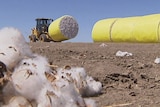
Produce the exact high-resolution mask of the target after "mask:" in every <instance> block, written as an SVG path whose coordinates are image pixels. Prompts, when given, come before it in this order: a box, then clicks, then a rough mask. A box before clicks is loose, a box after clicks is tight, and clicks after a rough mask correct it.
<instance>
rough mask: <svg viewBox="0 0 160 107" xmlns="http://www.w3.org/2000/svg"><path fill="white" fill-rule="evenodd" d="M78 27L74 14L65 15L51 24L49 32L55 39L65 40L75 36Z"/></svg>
mask: <svg viewBox="0 0 160 107" xmlns="http://www.w3.org/2000/svg"><path fill="white" fill-rule="evenodd" d="M78 29H79V28H78V23H77V21H76V20H75V19H74V18H73V17H72V16H69V15H65V16H62V17H60V18H58V19H56V20H55V21H53V22H52V23H51V24H50V25H49V28H48V33H49V35H50V37H51V38H52V39H53V40H54V41H64V40H68V39H71V38H74V37H75V36H76V35H77V34H78Z"/></svg>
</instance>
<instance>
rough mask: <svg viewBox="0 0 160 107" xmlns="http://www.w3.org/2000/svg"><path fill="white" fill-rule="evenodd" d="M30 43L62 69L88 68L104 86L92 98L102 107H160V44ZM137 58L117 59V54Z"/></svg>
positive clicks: (88, 72)
mask: <svg viewBox="0 0 160 107" xmlns="http://www.w3.org/2000/svg"><path fill="white" fill-rule="evenodd" d="M105 45H106V46H101V43H41V42H37V43H30V46H31V49H32V50H33V52H35V53H38V54H41V55H44V56H46V57H47V58H48V59H49V61H50V62H52V63H53V64H55V65H58V66H60V67H62V66H65V65H71V66H78V67H84V68H85V69H86V72H87V74H88V75H90V76H92V77H94V79H96V80H98V81H100V82H101V83H102V84H103V90H102V94H100V95H99V96H96V97H92V99H94V100H95V101H96V103H97V105H98V107H160V64H155V63H154V60H155V59H156V57H160V44H146V43H142V44H138V43H105ZM119 50H121V51H127V52H130V53H132V54H133V56H129V57H127V56H125V57H117V56H116V55H115V54H116V52H117V51H119Z"/></svg>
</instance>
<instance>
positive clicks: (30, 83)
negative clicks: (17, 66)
mask: <svg viewBox="0 0 160 107" xmlns="http://www.w3.org/2000/svg"><path fill="white" fill-rule="evenodd" d="M12 82H13V86H14V88H15V89H16V91H17V92H18V93H19V94H20V95H22V96H24V97H26V98H27V99H29V100H34V99H36V98H37V96H38V95H39V93H40V90H41V89H42V87H43V84H42V81H41V79H40V78H39V77H38V75H37V74H36V73H34V72H32V71H31V70H28V69H21V70H16V71H14V73H13V74H12Z"/></svg>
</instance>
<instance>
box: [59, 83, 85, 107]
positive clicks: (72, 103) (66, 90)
mask: <svg viewBox="0 0 160 107" xmlns="http://www.w3.org/2000/svg"><path fill="white" fill-rule="evenodd" d="M60 91H61V92H62V94H61V96H60V98H63V99H64V101H65V102H66V104H65V107H85V102H84V99H83V98H82V97H81V95H80V94H79V93H78V92H77V90H76V88H75V85H74V84H69V85H68V86H64V87H62V88H61V90H60Z"/></svg>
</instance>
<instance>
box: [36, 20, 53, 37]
mask: <svg viewBox="0 0 160 107" xmlns="http://www.w3.org/2000/svg"><path fill="white" fill-rule="evenodd" d="M36 22H37V25H36V30H37V31H38V32H39V34H42V33H46V32H48V27H49V25H50V24H51V23H52V22H53V19H47V18H37V19H36Z"/></svg>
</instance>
